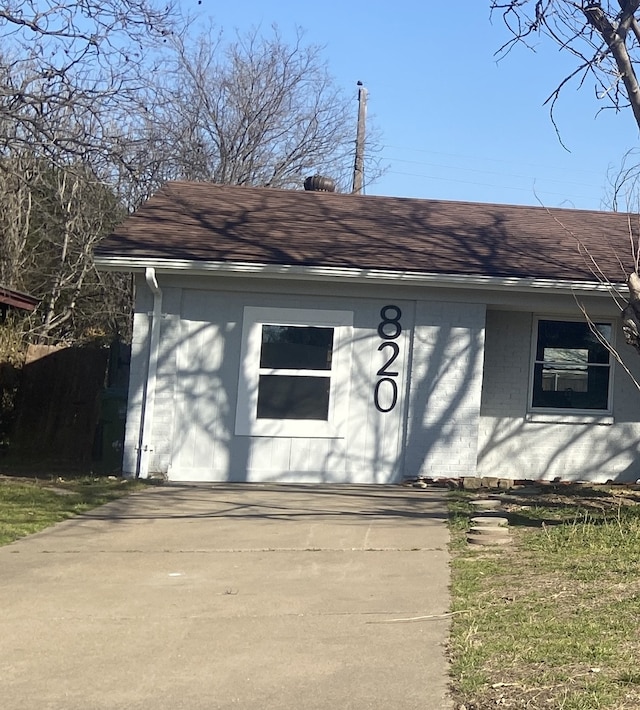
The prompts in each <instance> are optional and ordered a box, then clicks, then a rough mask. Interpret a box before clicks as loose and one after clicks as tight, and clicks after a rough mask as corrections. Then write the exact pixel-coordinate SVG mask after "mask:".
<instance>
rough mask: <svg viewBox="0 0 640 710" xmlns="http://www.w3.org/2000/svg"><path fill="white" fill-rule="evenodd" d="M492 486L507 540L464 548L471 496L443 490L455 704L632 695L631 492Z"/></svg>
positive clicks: (619, 706) (608, 703)
mask: <svg viewBox="0 0 640 710" xmlns="http://www.w3.org/2000/svg"><path fill="white" fill-rule="evenodd" d="M501 497H502V498H503V504H504V507H505V509H506V510H507V511H508V512H509V516H510V518H511V533H512V535H513V538H514V544H513V545H512V546H511V547H510V548H506V549H505V548H495V549H486V548H481V549H473V548H472V547H471V546H467V544H466V541H465V532H466V529H467V527H468V520H469V517H470V515H472V514H473V513H472V512H471V511H470V510H469V507H468V500H469V498H470V496H469V495H467V494H464V493H461V492H455V493H453V494H452V523H451V526H452V540H453V542H452V555H453V561H452V567H453V568H452V594H453V609H452V610H453V611H456V612H459V613H457V614H455V615H454V617H453V631H452V637H451V645H450V654H451V659H452V673H453V688H454V697H455V700H456V703H457V707H458V708H459V707H465V708H466V710H485V709H488V708H496V707H500V708H530V709H531V710H535V709H538V708H563V709H564V710H591V709H603V708H607V709H610V710H623V709H624V710H626V709H629V710H631V709H632V708H633V709H636V708H638V707H640V506H639V505H638V501H639V499H638V497H637V493H636V492H634V491H628V490H624V491H621V490H618V489H610V490H607V489H604V488H593V489H586V488H584V487H580V488H576V489H574V490H569V489H563V490H562V491H560V492H558V491H554V490H552V489H542V490H539V491H533V492H531V491H525V492H523V493H522V494H519V493H518V492H517V491H514V492H512V493H504V494H502V495H501Z"/></svg>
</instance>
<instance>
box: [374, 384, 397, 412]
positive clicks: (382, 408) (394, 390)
mask: <svg viewBox="0 0 640 710" xmlns="http://www.w3.org/2000/svg"><path fill="white" fill-rule="evenodd" d="M385 382H388V383H389V385H390V387H391V401H390V402H388V403H387V404H386V406H385V405H382V404H380V399H381V396H380V390H381V389H382V385H383V383H385ZM373 402H374V404H375V405H376V409H377V410H378V411H379V412H382V413H383V414H384V413H385V412H390V411H391V410H392V409H393V408H394V407H395V406H396V404H397V403H398V385H397V384H396V381H395V380H392V379H391V378H390V377H383V378H382V379H381V380H378V381H377V382H376V387H375V389H374V391H373Z"/></svg>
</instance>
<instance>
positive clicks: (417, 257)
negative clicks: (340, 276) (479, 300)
mask: <svg viewBox="0 0 640 710" xmlns="http://www.w3.org/2000/svg"><path fill="white" fill-rule="evenodd" d="M630 225H632V226H633V232H634V235H636V239H635V241H636V242H637V232H638V223H637V220H636V217H635V216H634V217H632V218H630V217H629V215H626V214H622V213H614V212H595V211H582V210H567V209H548V210H547V209H546V208H543V207H522V206H513V205H495V204H480V203H473V202H444V201H436V200H418V199H407V198H397V197H371V196H357V195H342V194H335V193H333V194H332V193H311V192H302V191H290V190H275V189H268V188H254V187H235V186H221V185H213V184H210V183H187V182H174V183H167V184H166V185H165V186H164V187H163V188H162V189H161V190H160V191H159V192H158V193H157V194H156V195H155V196H154V197H152V198H151V199H149V200H148V201H147V202H146V203H144V204H143V205H142V206H141V207H140V208H139V209H138V211H137V212H136V213H135V214H133V215H131V216H130V217H129V218H128V219H127V220H125V222H124V223H123V224H122V225H121V226H120V227H119V228H118V229H117V230H116V231H115V232H114V233H113V234H112V235H111V236H109V237H108V238H107V239H105V240H104V241H103V242H102V244H101V245H100V247H99V249H98V250H97V252H96V254H97V256H98V257H100V256H107V257H108V256H121V257H125V258H126V257H129V258H149V259H185V260H195V261H212V262H224V261H233V262H247V263H260V264H285V265H308V266H310V265H313V266H328V267H350V268H356V269H382V270H393V271H411V272H422V273H433V274H471V275H476V276H501V277H524V278H527V277H533V278H543V279H559V280H568V281H583V280H596V278H595V276H594V275H593V268H594V266H593V264H594V263H596V264H597V265H598V267H599V268H600V269H601V270H602V272H604V273H605V274H606V276H607V277H608V279H610V280H612V281H623V280H625V276H626V273H628V272H629V271H631V270H632V268H633V260H632V257H631V239H630V237H629V230H630Z"/></svg>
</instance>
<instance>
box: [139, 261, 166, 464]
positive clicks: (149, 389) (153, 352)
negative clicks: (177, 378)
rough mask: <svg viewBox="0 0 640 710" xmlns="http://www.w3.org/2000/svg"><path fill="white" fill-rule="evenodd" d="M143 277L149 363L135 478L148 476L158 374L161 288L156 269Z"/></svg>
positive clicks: (147, 270)
mask: <svg viewBox="0 0 640 710" xmlns="http://www.w3.org/2000/svg"><path fill="white" fill-rule="evenodd" d="M144 277H145V279H146V281H147V285H148V286H149V289H150V290H151V293H153V313H151V314H150V315H151V325H150V335H149V364H148V367H147V382H146V386H145V388H144V393H143V397H142V421H141V424H140V446H139V449H138V467H137V471H136V478H148V477H149V462H150V460H151V453H152V452H153V438H152V436H153V410H154V407H155V403H156V379H157V374H158V353H159V350H160V326H161V323H162V289H161V288H160V286H158V281H157V279H156V270H155V269H154V268H153V267H151V266H148V267H147V268H146V269H145V272H144Z"/></svg>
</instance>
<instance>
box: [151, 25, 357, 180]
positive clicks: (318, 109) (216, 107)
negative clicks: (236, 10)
mask: <svg viewBox="0 0 640 710" xmlns="http://www.w3.org/2000/svg"><path fill="white" fill-rule="evenodd" d="M168 44H170V45H171V49H172V50H173V55H172V56H171V57H170V58H169V59H168V61H167V64H166V69H165V71H164V72H163V74H162V77H163V81H162V83H161V84H160V85H159V86H156V87H154V95H155V96H156V98H157V110H156V111H155V112H153V113H152V112H149V113H148V114H147V116H146V122H145V132H146V136H147V140H148V145H149V144H150V145H156V146H157V153H156V154H157V155H158V156H159V157H158V160H157V161H156V164H155V166H153V171H154V172H155V176H154V178H155V179H156V180H157V179H158V177H159V176H161V177H162V178H166V177H171V178H174V179H176V178H179V179H188V180H211V181H214V182H217V183H223V184H234V185H244V184H251V185H262V186H267V187H281V188H282V187H285V188H294V187H298V188H299V187H300V186H301V183H302V180H303V179H304V177H305V176H307V175H308V174H309V172H310V171H316V172H324V173H328V174H330V175H332V176H334V177H336V178H337V179H338V180H341V179H342V181H343V182H345V183H346V182H347V176H348V172H349V171H350V170H351V168H352V165H353V153H354V148H355V118H356V107H355V106H354V105H353V102H350V100H349V98H347V97H346V96H345V95H344V93H343V92H341V91H340V90H339V89H338V88H337V87H336V84H335V82H334V81H333V80H332V78H331V76H330V75H329V73H328V70H327V66H326V63H325V62H324V60H323V59H322V53H321V48H320V47H317V46H314V45H306V44H305V43H304V42H303V33H302V32H301V31H298V33H297V36H296V38H295V40H294V41H293V43H291V44H289V43H287V42H285V41H284V40H283V39H282V37H281V36H280V34H279V32H278V30H277V28H274V29H273V30H272V32H271V33H270V34H269V35H262V34H260V33H259V32H258V31H257V30H252V31H250V32H248V33H246V34H242V35H237V36H236V37H235V38H234V40H233V41H231V42H226V41H225V40H224V37H223V35H221V34H215V32H214V31H213V30H212V31H210V32H208V33H207V34H204V35H201V36H200V37H198V38H197V39H196V40H195V41H191V40H190V39H189V38H188V37H185V36H184V35H173V36H172V37H171V38H170V40H169V42H168ZM352 98H355V93H354V97H352ZM148 145H147V147H148ZM148 169H149V166H148V165H147V170H148Z"/></svg>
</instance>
